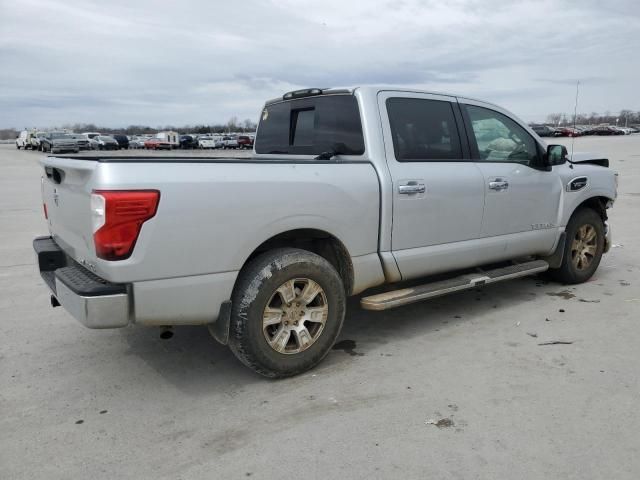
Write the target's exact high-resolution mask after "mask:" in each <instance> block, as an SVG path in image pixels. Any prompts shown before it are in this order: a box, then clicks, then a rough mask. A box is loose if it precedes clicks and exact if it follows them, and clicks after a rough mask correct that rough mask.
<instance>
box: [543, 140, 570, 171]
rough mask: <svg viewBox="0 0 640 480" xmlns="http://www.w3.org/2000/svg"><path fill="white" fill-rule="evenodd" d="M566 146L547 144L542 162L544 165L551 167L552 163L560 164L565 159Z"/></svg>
mask: <svg viewBox="0 0 640 480" xmlns="http://www.w3.org/2000/svg"><path fill="white" fill-rule="evenodd" d="M568 154H569V152H568V151H567V147H565V146H564V145H548V146H547V153H546V154H545V159H544V160H545V161H544V164H545V166H546V167H552V166H553V165H562V164H563V163H564V162H566V161H567V155H568Z"/></svg>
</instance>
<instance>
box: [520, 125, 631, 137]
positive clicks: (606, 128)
mask: <svg viewBox="0 0 640 480" xmlns="http://www.w3.org/2000/svg"><path fill="white" fill-rule="evenodd" d="M531 128H532V129H533V131H534V132H536V133H537V134H538V135H540V136H541V137H581V136H583V135H630V134H632V133H638V132H640V130H638V129H637V128H635V127H615V126H613V125H597V126H593V125H576V126H575V127H550V126H549V125H531Z"/></svg>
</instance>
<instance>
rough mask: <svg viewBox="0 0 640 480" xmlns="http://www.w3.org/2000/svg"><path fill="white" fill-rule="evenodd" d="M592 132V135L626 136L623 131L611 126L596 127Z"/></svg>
mask: <svg viewBox="0 0 640 480" xmlns="http://www.w3.org/2000/svg"><path fill="white" fill-rule="evenodd" d="M591 132H592V135H624V132H623V131H621V130H618V129H617V128H616V127H612V126H610V125H600V126H598V127H595V128H594V129H593V130H592V131H591Z"/></svg>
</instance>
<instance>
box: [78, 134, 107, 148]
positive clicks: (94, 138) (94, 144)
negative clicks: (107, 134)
mask: <svg viewBox="0 0 640 480" xmlns="http://www.w3.org/2000/svg"><path fill="white" fill-rule="evenodd" d="M80 135H82V136H84V137H86V139H87V140H89V145H90V147H91V150H98V148H99V147H100V144H99V142H98V137H99V136H100V135H102V134H101V133H99V132H83V133H81V134H80Z"/></svg>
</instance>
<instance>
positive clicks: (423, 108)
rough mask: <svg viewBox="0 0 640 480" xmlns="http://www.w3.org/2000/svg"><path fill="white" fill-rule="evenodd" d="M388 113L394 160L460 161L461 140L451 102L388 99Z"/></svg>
mask: <svg viewBox="0 0 640 480" xmlns="http://www.w3.org/2000/svg"><path fill="white" fill-rule="evenodd" d="M387 113H388V114H389V122H390V125H391V136H392V137H393V150H394V152H395V155H396V160H398V161H400V162H425V161H439V160H460V159H462V149H461V147H460V136H459V134H458V127H457V125H456V120H455V116H454V113H453V106H452V105H451V103H450V102H447V101H441V100H425V99H419V98H389V99H387Z"/></svg>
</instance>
